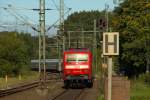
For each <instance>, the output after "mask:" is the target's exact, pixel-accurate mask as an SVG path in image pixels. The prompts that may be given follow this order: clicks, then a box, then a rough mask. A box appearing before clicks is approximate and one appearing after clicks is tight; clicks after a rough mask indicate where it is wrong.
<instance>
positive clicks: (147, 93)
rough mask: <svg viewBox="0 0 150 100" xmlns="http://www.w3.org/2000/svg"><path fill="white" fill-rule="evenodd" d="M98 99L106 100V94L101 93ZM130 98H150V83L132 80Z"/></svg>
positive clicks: (147, 99) (140, 99)
mask: <svg viewBox="0 0 150 100" xmlns="http://www.w3.org/2000/svg"><path fill="white" fill-rule="evenodd" d="M98 100H104V95H103V94H101V95H99V97H98ZM130 100H150V85H148V84H146V83H144V82H143V81H139V80H136V81H132V80H131V87H130Z"/></svg>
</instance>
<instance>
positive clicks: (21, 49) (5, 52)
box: [0, 32, 29, 76]
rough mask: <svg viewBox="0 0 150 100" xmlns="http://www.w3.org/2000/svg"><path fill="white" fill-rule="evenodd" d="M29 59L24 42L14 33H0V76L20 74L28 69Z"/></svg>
mask: <svg viewBox="0 0 150 100" xmlns="http://www.w3.org/2000/svg"><path fill="white" fill-rule="evenodd" d="M28 63H29V57H28V51H27V48H26V45H25V42H24V41H23V40H21V39H20V38H19V37H18V34H17V33H15V32H1V33H0V76H4V75H6V74H8V75H11V76H14V75H18V74H21V73H22V72H21V71H22V69H23V68H26V69H28Z"/></svg>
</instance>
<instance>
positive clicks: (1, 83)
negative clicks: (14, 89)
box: [0, 72, 38, 89]
mask: <svg viewBox="0 0 150 100" xmlns="http://www.w3.org/2000/svg"><path fill="white" fill-rule="evenodd" d="M37 78H38V73H37V72H31V73H30V75H23V76H18V77H8V80H7V82H6V79H5V78H0V89H5V88H7V87H9V86H12V85H17V84H19V83H25V82H29V81H32V80H35V79H37Z"/></svg>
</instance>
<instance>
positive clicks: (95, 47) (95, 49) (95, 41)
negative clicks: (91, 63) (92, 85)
mask: <svg viewBox="0 0 150 100" xmlns="http://www.w3.org/2000/svg"><path fill="white" fill-rule="evenodd" d="M94 51H95V53H94V55H95V69H96V70H95V72H97V39H96V20H94Z"/></svg>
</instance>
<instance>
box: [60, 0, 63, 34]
mask: <svg viewBox="0 0 150 100" xmlns="http://www.w3.org/2000/svg"><path fill="white" fill-rule="evenodd" d="M59 10H60V31H61V32H62V31H64V0H60V9H59Z"/></svg>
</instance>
